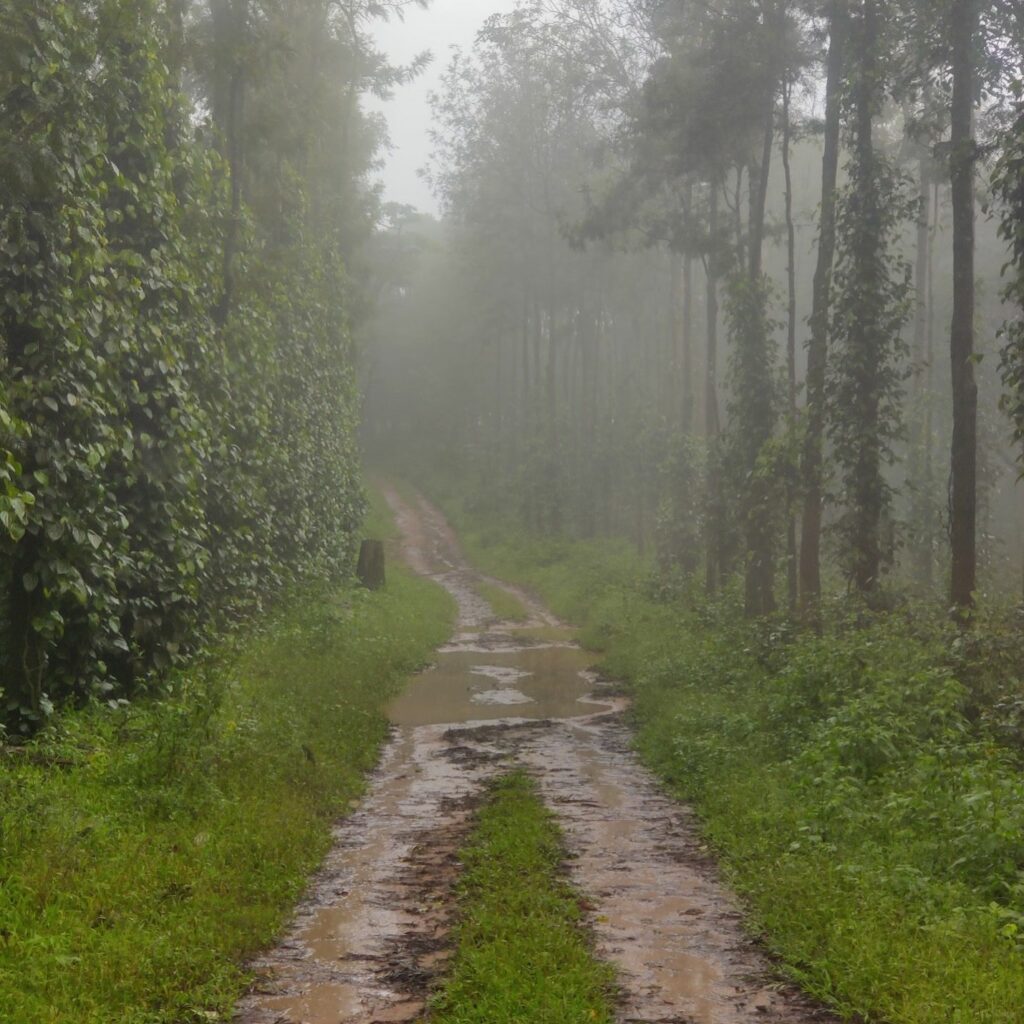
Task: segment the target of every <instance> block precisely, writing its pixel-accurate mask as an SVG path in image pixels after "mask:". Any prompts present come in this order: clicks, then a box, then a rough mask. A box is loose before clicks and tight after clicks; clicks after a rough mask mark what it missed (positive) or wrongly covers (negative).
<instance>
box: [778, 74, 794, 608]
mask: <svg viewBox="0 0 1024 1024" xmlns="http://www.w3.org/2000/svg"><path fill="white" fill-rule="evenodd" d="M792 88H793V87H792V83H791V82H790V81H789V80H788V79H787V80H786V81H785V82H784V83H783V85H782V170H783V174H784V178H785V188H786V195H785V207H786V286H787V289H788V300H789V301H788V303H787V307H786V308H787V317H786V379H787V384H788V396H787V397H788V399H789V402H788V406H789V408H788V418H789V426H790V429H791V430H792V429H794V428H795V426H796V226H795V224H794V223H793V169H792V166H791V161H790V142H791V136H792V130H793V128H792V124H791V122H790V97H791V93H792ZM794 499H795V496H794V493H793V484H792V481H790V483H789V484H788V485H787V487H786V520H787V522H786V584H787V593H788V597H789V610H790V612H795V611H796V606H797V596H798V583H797V579H798V573H797V549H796V527H797V523H796V514H795V508H794Z"/></svg>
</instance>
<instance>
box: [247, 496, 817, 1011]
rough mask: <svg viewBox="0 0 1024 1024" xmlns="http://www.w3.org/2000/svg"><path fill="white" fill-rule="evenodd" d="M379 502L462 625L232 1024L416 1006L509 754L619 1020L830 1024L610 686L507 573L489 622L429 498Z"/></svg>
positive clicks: (402, 705) (415, 690) (442, 947)
mask: <svg viewBox="0 0 1024 1024" xmlns="http://www.w3.org/2000/svg"><path fill="white" fill-rule="evenodd" d="M387 498H388V501H389V503H390V504H391V506H392V509H393V510H394V512H395V515H396V520H397V522H398V525H399V528H400V531H401V535H402V548H403V556H404V558H405V560H406V561H407V562H408V564H409V565H410V566H411V567H412V568H413V569H415V570H416V571H417V572H420V573H423V574H427V575H430V576H432V577H433V578H435V579H436V580H437V581H438V582H439V583H441V584H442V585H443V586H445V587H446V588H447V589H448V590H449V592H450V593H451V594H452V595H453V596H454V597H455V599H456V601H457V602H458V606H459V618H458V627H457V633H456V635H455V637H454V638H453V639H452V641H451V642H450V643H449V644H448V645H446V646H445V647H443V648H441V649H440V650H439V652H438V654H437V659H436V663H435V664H434V665H433V666H432V667H431V668H429V669H427V670H426V671H424V672H423V673H421V674H420V675H419V676H417V677H416V678H415V679H414V680H413V681H412V683H411V684H410V686H409V687H408V689H407V690H406V691H405V692H404V693H403V694H402V695H401V696H400V697H399V698H398V699H397V700H395V701H394V702H393V704H392V705H391V708H390V716H391V719H392V721H393V722H394V724H395V728H394V732H393V737H392V740H391V742H390V743H389V745H388V747H387V749H386V750H385V753H384V756H383V758H382V761H381V764H380V766H379V767H378V769H377V771H376V772H375V773H374V775H373V777H372V780H371V784H370V790H369V793H368V796H367V797H366V799H365V800H364V801H363V803H362V804H361V805H360V806H359V807H358V809H356V810H355V811H354V813H353V814H352V815H351V816H350V817H348V818H347V819H345V820H344V821H342V822H341V823H339V824H338V826H337V827H336V829H335V843H334V847H333V849H332V851H331V853H330V855H329V856H328V859H327V861H326V863H325V864H324V866H323V868H322V870H321V871H320V872H319V874H318V875H317V876H316V878H315V879H314V881H313V884H312V886H311V888H310V891H309V893H308V894H307V897H306V899H305V900H304V902H303V904H302V905H301V906H300V908H299V910H298V912H297V915H296V918H295V921H294V923H293V926H292V928H291V930H290V932H289V934H288V936H287V937H286V939H285V940H284V941H283V942H282V944H281V945H280V946H279V947H278V948H276V949H274V950H271V951H270V952H269V953H267V954H266V955H265V956H264V957H263V958H261V959H260V960H259V961H258V962H257V963H256V964H255V965H254V969H255V970H256V971H257V974H258V978H257V982H256V984H255V985H254V987H253V990H252V991H251V992H250V994H249V995H248V996H247V997H246V998H245V999H244V1000H243V1001H242V1002H241V1004H240V1005H239V1009H238V1021H239V1022H240V1024H376V1022H381V1024H383V1022H386V1021H414V1020H417V1019H418V1018H419V1017H420V1015H421V1013H422V1010H423V1006H424V1000H425V998H426V996H427V994H428V992H429V990H430V988H431V986H432V985H434V984H436V982H437V980H438V978H439V977H440V976H441V975H442V974H443V971H444V965H445V962H446V959H447V957H448V956H449V955H450V945H449V941H448V934H449V930H450V927H451V924H452V913H453V907H452V889H453V886H454V883H455V881H456V878H457V867H458V865H457V860H456V852H457V850H458V849H459V847H460V846H461V845H462V843H463V841H464V839H465V837H466V834H467V832H468V830H469V827H470V824H471V817H472V809H473V807H474V806H475V803H476V801H477V800H478V798H479V795H480V794H481V792H482V789H483V786H484V784H485V783H486V782H487V780H488V779H490V778H492V777H493V776H494V775H495V774H497V773H499V772H503V771H507V770H508V769H509V768H511V767H512V766H513V765H524V766H526V767H527V768H528V769H529V770H530V771H531V772H532V774H533V775H534V776H535V777H536V778H537V780H538V782H539V783H540V786H541V791H542V793H543V795H544V798H545V800H546V801H547V803H548V805H549V806H550V807H551V809H552V810H553V811H554V813H555V814H556V815H557V817H558V819H559V822H560V825H561V827H562V829H563V830H564V832H565V834H566V841H567V845H568V848H569V852H570V855H571V856H570V860H569V862H568V870H569V873H570V874H571V876H572V879H573V881H574V883H575V884H576V885H577V886H578V888H579V889H580V890H581V892H582V893H583V894H584V896H585V898H586V901H587V905H588V907H589V908H590V911H589V914H590V924H591V927H592V929H593V932H594V935H595V936H596V945H597V953H598V955H599V956H601V957H603V958H606V959H607V960H609V961H611V962H612V963H613V964H614V965H615V966H616V968H617V970H618V974H619V981H620V985H621V989H622V998H621V1002H620V1006H619V1020H620V1021H621V1022H622V1024H627V1022H652V1024H653V1022H660V1024H745V1022H753V1021H763V1022H775V1024H783V1022H787V1024H797V1022H811V1021H827V1020H830V1019H831V1018H829V1017H828V1016H827V1015H826V1014H824V1013H823V1012H822V1011H820V1010H819V1009H817V1008H815V1007H814V1006H812V1005H811V1004H810V1003H809V1002H807V1001H806V1000H804V999H803V998H802V997H801V996H799V994H797V993H796V992H794V991H793V990H792V989H791V988H789V987H788V986H785V985H780V984H778V983H777V981H775V980H774V978H773V974H772V971H771V965H770V964H769V962H768V960H767V959H766V957H765V956H764V954H763V953H762V952H761V951H760V950H759V948H758V947H757V946H756V944H754V943H753V942H752V941H751V940H750V939H749V938H748V937H747V936H746V935H745V934H744V932H743V929H742V926H741V919H740V914H739V911H738V908H737V906H736V905H735V903H734V901H733V899H732V898H731V897H730V895H729V893H728V892H727V891H726V890H725V889H724V887H723V886H722V884H721V882H720V881H719V880H718V878H717V876H716V873H715V870H714V866H713V863H712V862H711V860H710V858H709V856H708V854H707V851H706V850H705V849H704V847H703V846H702V845H701V842H700V838H699V833H698V832H697V830H696V828H695V825H694V822H693V819H692V816H691V815H690V813H689V812H688V811H687V809H686V808H685V807H681V806H680V805H679V804H677V803H675V802H674V801H672V800H670V799H669V798H668V797H666V796H665V795H664V794H663V793H662V792H661V791H660V790H659V788H658V786H657V784H656V782H655V780H654V778H653V777H652V776H651V775H650V774H649V773H648V772H647V771H646V770H645V769H644V768H643V767H642V766H641V765H640V764H639V762H638V761H637V759H636V758H635V756H634V755H633V753H632V752H631V750H630V744H629V739H630V737H629V732H628V727H627V725H626V723H625V721H624V716H623V711H624V709H625V701H624V700H623V699H622V698H621V697H620V696H618V695H617V694H616V693H615V689H614V687H612V686H610V685H609V684H607V683H604V682H601V681H600V680H599V679H598V678H597V677H596V676H595V675H594V674H592V673H591V672H589V671H588V665H589V662H590V659H589V658H588V656H587V655H586V653H585V652H583V651H581V650H579V648H577V647H576V646H575V645H574V644H573V643H572V641H571V639H570V633H569V631H568V630H566V629H565V628H564V627H562V626H561V624H560V623H558V622H557V620H556V619H554V618H553V616H551V615H550V614H549V613H548V612H547V611H546V610H545V609H543V608H542V607H540V606H539V605H538V604H537V603H536V602H535V601H533V600H532V599H531V598H530V597H529V596H528V595H526V594H524V593H522V592H521V591H518V590H515V589H514V588H506V589H509V590H511V591H512V592H513V593H514V594H516V596H517V597H519V599H520V600H521V601H522V602H523V603H524V605H525V606H526V607H527V608H528V609H529V612H530V619H529V621H528V622H527V623H526V624H525V625H523V624H517V625H512V624H509V623H502V622H499V621H496V620H495V617H494V616H493V614H492V613H491V610H490V608H489V607H488V605H487V604H486V602H484V601H483V600H482V599H481V598H480V597H479V596H478V595H477V593H476V590H475V586H476V584H477V583H478V582H479V580H480V579H481V577H480V576H479V575H478V574H476V573H474V572H473V571H472V570H471V569H470V568H469V566H468V565H467V564H466V562H465V560H464V559H463V558H462V556H461V554H460V552H459V549H458V545H457V543H456V540H455V537H454V536H453V534H452V532H451V530H450V528H449V527H448V524H447V523H446V522H445V520H444V518H443V516H442V515H441V514H440V513H439V512H438V511H437V509H435V508H433V507H432V506H431V505H429V504H428V503H427V502H425V501H423V500H422V499H416V500H415V501H405V500H403V499H402V498H401V497H400V496H399V495H398V493H397V492H395V491H393V490H389V491H388V492H387ZM490 582H492V583H497V582H498V581H494V580H491V581H490ZM502 585H503V584H502ZM496 1024H500V1022H496Z"/></svg>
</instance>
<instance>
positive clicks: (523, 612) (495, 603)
mask: <svg viewBox="0 0 1024 1024" xmlns="http://www.w3.org/2000/svg"><path fill="white" fill-rule="evenodd" d="M476 590H477V593H478V594H479V595H480V596H481V597H482V598H483V599H484V600H485V601H486V602H487V603H488V604H489V605H490V606H491V611H493V612H494V614H495V615H496V616H497V617H498V618H499V619H500V620H501V621H502V622H526V620H527V619H528V618H529V617H530V611H529V609H528V608H527V607H526V605H525V604H523V602H522V601H520V600H519V598H518V597H516V595H515V594H513V593H511V592H510V591H508V590H506V589H505V588H504V587H499V586H498V585H497V584H496V583H488V582H487V581H486V580H479V581H478V582H477V584H476Z"/></svg>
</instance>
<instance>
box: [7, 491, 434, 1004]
mask: <svg viewBox="0 0 1024 1024" xmlns="http://www.w3.org/2000/svg"><path fill="white" fill-rule="evenodd" d="M370 528H371V529H372V530H373V532H374V533H375V534H376V535H381V534H382V533H384V534H386V533H387V532H389V531H388V527H387V523H386V520H385V519H384V517H383V514H382V512H381V510H380V507H379V506H378V507H377V513H376V520H375V521H374V522H373V523H372V525H371V527H370ZM451 614H452V609H451V605H450V602H449V600H448V598H447V596H446V595H445V594H444V592H443V591H441V590H440V589H439V588H437V587H435V586H434V585H433V584H430V583H427V582H425V581H422V580H419V579H416V578H413V577H411V576H409V575H407V574H405V573H403V572H401V571H396V570H395V569H394V568H393V567H392V568H391V569H390V572H389V584H388V588H387V590H386V591H385V592H381V593H377V594H372V595H371V594H369V593H367V592H364V591H361V590H345V591H342V592H331V593H319V594H306V595H304V596H302V597H301V598H300V599H298V600H296V601H295V602H294V603H292V605H291V606H290V607H289V608H288V610H287V611H286V612H285V613H283V614H280V615H279V616H277V617H276V618H274V619H272V620H270V621H267V622H264V623H263V624H262V625H261V627H260V628H259V629H258V630H257V629H253V630H252V631H249V632H248V633H247V634H246V635H243V636H239V637H237V638H236V639H235V641H234V643H233V645H232V646H231V647H230V648H228V649H224V650H222V651H221V652H219V654H218V655H217V656H216V657H215V658H213V659H211V661H210V662H209V663H208V664H206V665H204V666H202V667H201V668H196V669H194V670H192V671H191V672H189V673H186V674H184V675H183V676H182V678H181V679H180V680H179V682H178V685H177V686H176V688H175V689H174V692H173V696H171V697H168V698H166V699H161V700H154V701H151V702H148V703H145V704H139V705H136V706H132V707H128V708H125V709H124V710H123V711H121V712H117V713H111V712H110V711H109V710H102V711H101V710H97V709H92V710H85V711H83V712H80V713H75V714H69V715H66V716H63V717H62V718H61V720H60V721H59V722H58V723H57V725H56V726H55V727H54V728H53V729H52V730H51V731H50V732H49V733H48V734H47V735H46V736H44V737H43V738H41V739H40V740H39V742H38V743H37V744H36V745H35V746H34V747H33V748H31V749H30V750H29V752H28V753H27V754H24V755H18V757H17V758H16V759H15V758H8V759H7V761H6V762H4V761H0V1020H4V1021H12V1022H14V1021H17V1022H18V1024H43V1022H46V1024H101V1022H102V1024H109V1022H111V1021H117V1022H118V1024H161V1022H166V1024H171V1022H173V1024H186V1022H189V1021H210V1020H219V1019H225V1020H227V1019H229V1017H230V1009H231V1005H232V1003H233V1001H234V999H235V998H236V996H237V995H238V993H239V991H240V989H241V987H242V986H243V985H244V983H245V977H244V974H243V971H242V969H241V967H240V963H241V962H242V960H243V959H244V958H245V957H246V956H247V955H249V954H251V953H253V952H254V951H256V950H257V949H259V948H261V947H262V946H264V945H266V944H268V943H269V942H270V941H271V940H272V939H273V938H274V936H275V935H276V934H277V932H278V930H279V929H280V927H281V925H282V922H283V921H284V919H285V917H286V915H287V913H288V910H289V908H290V907H291V906H292V904H293V903H294V901H295V899H296V898H297V897H298V896H299V894H300V893H301V890H302V887H303V883H304V880H305V878H306V877H307V876H308V874H309V872H310V871H311V870H312V869H313V868H315V867H316V865H317V863H318V862H319V861H320V859H321V858H322V856H323V854H324V853H325V851H326V849H327V847H328V845H329V842H330V824H331V822H332V820H333V819H334V818H336V817H337V816H338V815H339V814H341V813H343V812H344V811H345V809H346V808H347V807H348V806H349V804H350V802H351V801H354V800H355V799H356V798H358V797H359V795H360V793H361V790H362V787H363V778H364V775H365V773H366V771H367V770H368V769H369V768H370V767H372V765H373V764H374V762H375V760H376V757H377V753H378V750H379V747H380V745H381V743H382V741H383V740H384V738H385V736H386V732H387V725H386V721H385V718H384V716H383V713H382V707H383V704H384V702H385V701H386V699H387V698H388V697H389V695H391V694H392V693H394V692H395V691H396V689H397V687H398V686H399V685H400V683H401V680H402V679H403V677H404V676H406V675H407V674H408V673H409V672H410V671H412V670H413V669H414V668H415V667H416V666H417V665H418V664H420V663H421V662H422V660H423V659H424V657H425V656H426V655H427V654H428V652H429V651H430V650H431V649H432V648H433V647H434V646H435V645H436V644H437V643H438V642H440V641H442V640H443V639H444V638H445V636H446V635H447V631H448V628H449V625H450V621H451Z"/></svg>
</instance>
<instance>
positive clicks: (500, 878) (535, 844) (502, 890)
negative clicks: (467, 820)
mask: <svg viewBox="0 0 1024 1024" xmlns="http://www.w3.org/2000/svg"><path fill="white" fill-rule="evenodd" d="M564 858H565V849H564V847H563V844H562V836H561V834H560V832H559V830H558V827H557V825H556V824H555V822H554V819H553V818H552V816H551V814H550V813H549V812H548V810H547V809H546V808H545V807H544V804H543V802H542V801H541V799H540V796H539V795H538V793H537V788H536V784H535V783H534V782H533V781H532V780H531V779H530V778H529V776H527V775H526V774H525V773H524V772H522V771H516V772H513V773H512V774H510V775H507V776H505V777H503V778H501V779H499V780H498V781H497V782H495V783H494V785H493V786H492V788H491V791H490V793H489V794H488V798H487V800H486V801H485V803H484V805H483V807H482V808H481V810H480V811H479V812H478V816H477V820H476V824H475V828H474V830H473V833H472V835H471V836H470V839H469V841H468V843H467V845H466V846H465V847H464V848H463V850H462V851H461V852H460V860H461V861H462V864H463V870H464V874H463V877H462V879H461V880H460V882H459V887H458V898H459V904H460V906H459V924H458V925H457V927H456V930H455V943H456V946H455V955H454V959H453V962H452V967H451V971H450V973H449V976H448V978H447V980H446V982H445V985H444V988H443V989H442V991H441V993H440V994H439V995H438V996H437V997H435V999H434V1001H433V1002H432V1004H431V1007H430V1010H429V1013H428V1018H427V1019H428V1020H429V1021H430V1022H431V1024H520V1022H523V1021H529V1022H530V1024H594V1022H597V1024H611V1022H612V1021H613V1020H614V1014H613V1010H612V1005H613V1000H614V988H613V981H614V978H613V972H612V969H611V968H610V967H609V966H608V965H607V964H604V963H601V962H599V961H598V960H596V959H595V957H594V954H593V952H592V950H591V946H590V941H589V937H588V935H587V933H586V931H585V930H584V928H583V922H582V918H583V911H582V909H581V902H580V896H579V894H578V893H577V892H576V891H575V890H574V889H573V888H572V886H571V885H570V884H569V882H568V881H567V880H566V878H565V875H564V872H563V870H562V863H563V861H564Z"/></svg>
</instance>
